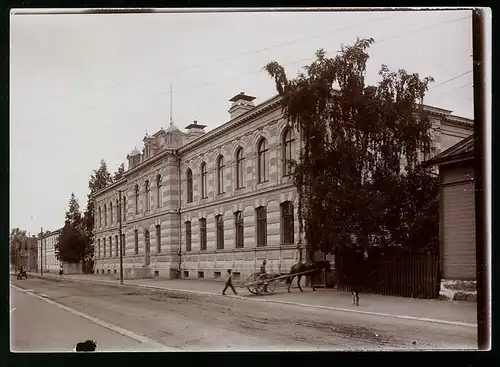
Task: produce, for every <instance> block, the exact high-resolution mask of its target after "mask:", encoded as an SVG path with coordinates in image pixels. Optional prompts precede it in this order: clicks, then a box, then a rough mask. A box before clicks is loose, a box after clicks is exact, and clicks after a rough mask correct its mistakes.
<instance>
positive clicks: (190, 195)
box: [186, 168, 193, 203]
mask: <svg viewBox="0 0 500 367" xmlns="http://www.w3.org/2000/svg"><path fill="white" fill-rule="evenodd" d="M186 186H187V187H186V191H187V202H188V203H192V202H193V171H191V168H188V170H187V171H186Z"/></svg>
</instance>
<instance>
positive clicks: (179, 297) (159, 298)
mask: <svg viewBox="0 0 500 367" xmlns="http://www.w3.org/2000/svg"><path fill="white" fill-rule="evenodd" d="M149 299H152V300H153V301H159V302H169V301H171V300H190V299H191V297H189V296H183V295H179V294H166V293H161V294H155V295H153V296H149Z"/></svg>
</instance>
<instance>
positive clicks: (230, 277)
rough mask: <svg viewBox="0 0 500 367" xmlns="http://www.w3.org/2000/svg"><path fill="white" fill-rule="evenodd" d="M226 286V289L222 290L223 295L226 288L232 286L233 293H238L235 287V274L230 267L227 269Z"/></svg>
mask: <svg viewBox="0 0 500 367" xmlns="http://www.w3.org/2000/svg"><path fill="white" fill-rule="evenodd" d="M226 277H227V278H226V286H225V287H224V290H223V291H222V294H223V295H226V290H227V289H228V288H229V287H231V289H232V290H233V293H234V294H238V293H236V290H235V289H234V287H233V274H232V273H231V269H228V270H227V275H226Z"/></svg>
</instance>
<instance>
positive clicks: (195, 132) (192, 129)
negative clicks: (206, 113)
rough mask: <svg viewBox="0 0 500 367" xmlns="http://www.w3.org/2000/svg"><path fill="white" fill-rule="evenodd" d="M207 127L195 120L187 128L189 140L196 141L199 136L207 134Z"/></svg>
mask: <svg viewBox="0 0 500 367" xmlns="http://www.w3.org/2000/svg"><path fill="white" fill-rule="evenodd" d="M206 127H207V126H206V125H200V124H198V121H196V120H194V121H193V123H192V124H189V125H188V126H186V130H187V135H188V137H189V139H196V138H197V137H199V136H202V135H203V134H205V128H206Z"/></svg>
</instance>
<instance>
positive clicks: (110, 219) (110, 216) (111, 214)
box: [109, 202, 113, 223]
mask: <svg viewBox="0 0 500 367" xmlns="http://www.w3.org/2000/svg"><path fill="white" fill-rule="evenodd" d="M109 223H113V202H110V203H109Z"/></svg>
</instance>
